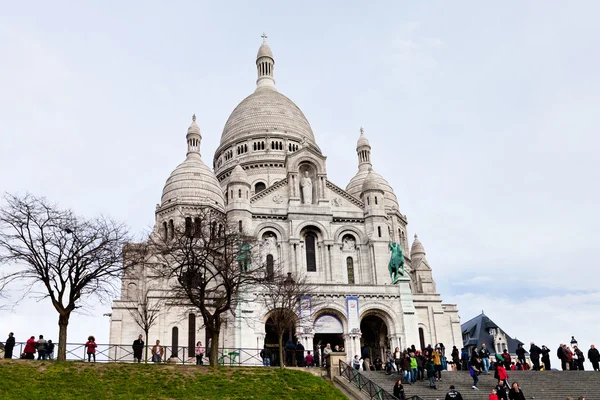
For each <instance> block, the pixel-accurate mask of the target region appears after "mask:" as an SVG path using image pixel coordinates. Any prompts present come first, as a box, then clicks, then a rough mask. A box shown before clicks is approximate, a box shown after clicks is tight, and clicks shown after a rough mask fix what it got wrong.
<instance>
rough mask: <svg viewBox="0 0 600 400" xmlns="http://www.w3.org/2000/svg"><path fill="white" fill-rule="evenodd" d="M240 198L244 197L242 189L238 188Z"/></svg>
mask: <svg viewBox="0 0 600 400" xmlns="http://www.w3.org/2000/svg"><path fill="white" fill-rule="evenodd" d="M238 198H240V199H241V198H242V189H238Z"/></svg>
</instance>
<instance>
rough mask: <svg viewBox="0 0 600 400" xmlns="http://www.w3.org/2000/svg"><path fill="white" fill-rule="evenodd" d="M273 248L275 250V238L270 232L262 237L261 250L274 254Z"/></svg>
mask: <svg viewBox="0 0 600 400" xmlns="http://www.w3.org/2000/svg"><path fill="white" fill-rule="evenodd" d="M275 250H277V238H276V237H275V235H273V234H272V233H270V234H269V235H268V236H267V237H265V238H264V239H263V251H264V254H265V255H266V254H275Z"/></svg>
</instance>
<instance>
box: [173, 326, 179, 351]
mask: <svg viewBox="0 0 600 400" xmlns="http://www.w3.org/2000/svg"><path fill="white" fill-rule="evenodd" d="M178 348H179V328H178V327H176V326H174V327H173V331H172V332H171V354H172V355H173V356H175V357H177V350H178Z"/></svg>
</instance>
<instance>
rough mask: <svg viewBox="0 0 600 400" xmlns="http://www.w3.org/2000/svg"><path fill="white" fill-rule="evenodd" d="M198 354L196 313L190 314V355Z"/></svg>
mask: <svg viewBox="0 0 600 400" xmlns="http://www.w3.org/2000/svg"><path fill="white" fill-rule="evenodd" d="M192 354H196V314H194V313H190V314H189V316H188V356H190V357H191V356H192Z"/></svg>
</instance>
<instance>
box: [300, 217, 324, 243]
mask: <svg viewBox="0 0 600 400" xmlns="http://www.w3.org/2000/svg"><path fill="white" fill-rule="evenodd" d="M310 226H313V227H315V228H317V229H316V230H317V231H319V233H320V237H319V239H320V240H329V234H328V230H327V228H326V227H325V226H324V225H323V224H322V223H321V222H319V221H304V222H302V223H301V224H300V225H298V227H297V228H296V232H295V236H296V237H302V236H301V234H302V231H304V230H305V229H306V228H308V227H310Z"/></svg>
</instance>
